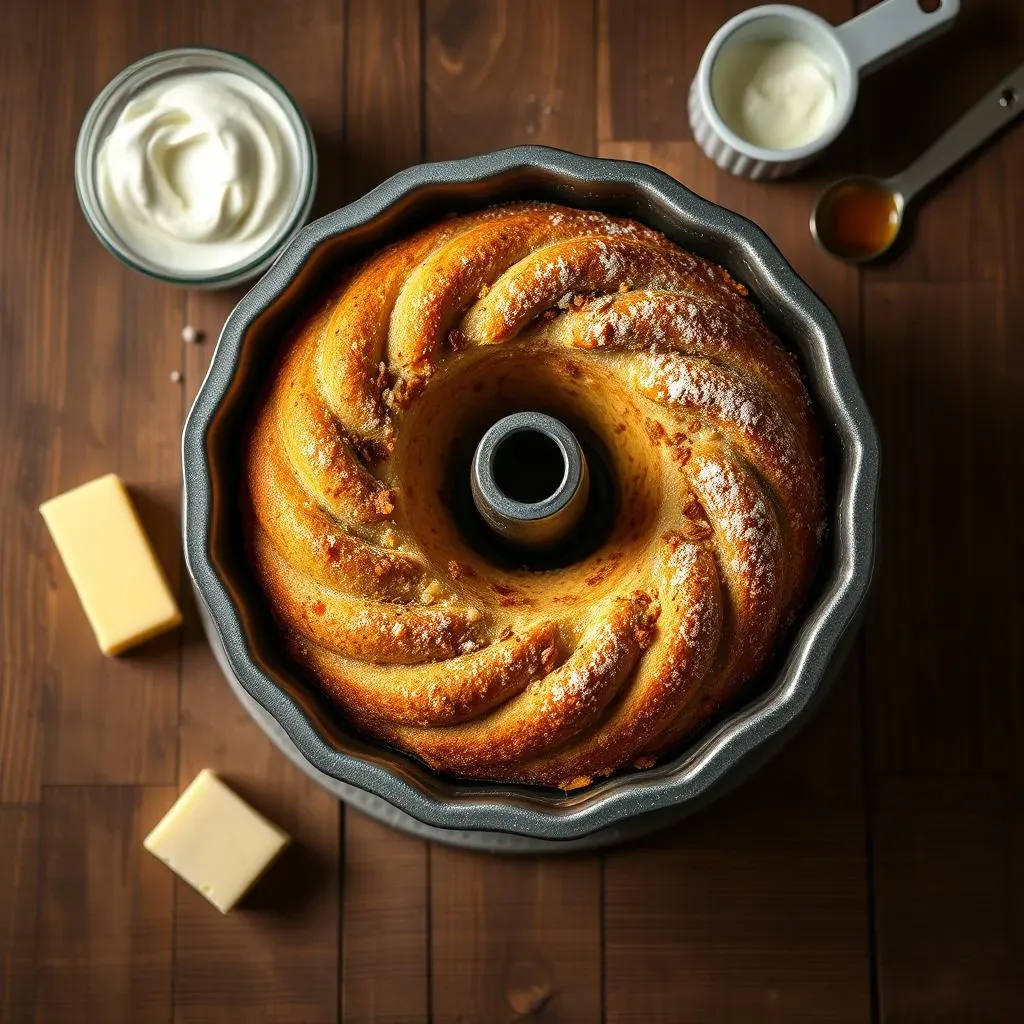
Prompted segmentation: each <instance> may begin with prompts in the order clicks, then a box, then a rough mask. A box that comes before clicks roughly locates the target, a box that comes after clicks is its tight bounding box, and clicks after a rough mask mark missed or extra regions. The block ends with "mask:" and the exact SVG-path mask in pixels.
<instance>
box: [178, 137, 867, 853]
mask: <svg viewBox="0 0 1024 1024" xmlns="http://www.w3.org/2000/svg"><path fill="white" fill-rule="evenodd" d="M514 199H541V200H548V201H551V202H555V203H562V204H565V205H568V206H577V207H582V208H588V209H596V210H602V211H604V212H606V213H611V214H616V215H619V216H625V217H632V218H635V219H636V220H639V221H641V222H642V223H644V224H647V225H649V226H650V227H652V228H655V229H657V230H659V231H662V232H664V233H665V234H666V235H668V236H669V237H670V238H671V239H673V240H674V241H675V242H677V243H678V244H679V245H681V246H683V247H684V248H687V249H690V250H692V251H694V252H696V253H698V254H699V255H702V256H705V257H707V258H708V259H710V260H713V261H714V262H716V263H719V264H721V265H723V266H724V267H726V268H727V269H728V270H729V271H730V273H731V274H732V275H733V276H734V277H735V278H736V279H737V280H739V281H742V282H743V283H744V284H746V285H747V286H748V288H749V289H750V291H751V293H752V296H753V298H754V299H755V300H756V302H757V304H758V305H759V307H760V308H761V311H762V312H763V314H764V315H765V318H766V319H767V320H768V322H769V324H770V325H771V326H772V328H773V329H774V330H775V331H776V333H777V334H778V335H779V337H780V338H781V339H782V341H783V343H784V344H785V345H786V346H788V347H790V348H791V349H793V350H795V351H796V352H797V354H798V355H799V357H800V359H801V363H802V365H803V368H804V371H805V373H806V376H807V382H808V387H809V390H810V392H811V396H812V399H813V401H814V403H815V406H816V409H817V413H818V417H819V420H820V426H821V428H822V432H823V434H824V437H825V452H826V458H827V488H828V500H829V533H828V536H827V537H826V541H825V551H824V555H823V559H822V565H821V567H820V569H819V572H818V578H817V580H816V582H815V585H814V588H813V589H812V592H811V594H810V596H809V598H808V600H807V603H806V605H805V606H804V609H803V612H802V615H801V618H800V620H799V621H798V623H797V624H796V626H795V628H794V629H793V630H792V631H791V632H790V633H789V634H788V636H787V637H786V638H785V641H784V643H783V645H782V649H781V650H780V651H779V652H778V654H777V656H776V657H775V658H774V659H773V660H772V661H771V663H770V664H769V666H768V667H767V669H766V670H765V671H764V672H763V673H762V674H761V676H760V677H759V680H758V681H756V682H755V683H754V684H752V686H751V687H750V688H749V689H748V691H747V693H748V702H747V703H746V704H745V705H743V706H742V707H739V708H737V709H735V710H734V711H733V713H732V714H731V715H729V716H728V717H726V718H724V719H723V720H721V721H719V722H718V723H717V724H715V725H714V726H713V727H711V728H710V729H709V730H708V731H706V732H705V733H704V734H703V735H702V736H701V737H699V739H698V740H697V741H696V742H695V743H693V744H691V745H690V746H689V747H688V748H687V749H685V750H683V751H681V752H680V753H679V754H678V755H676V756H675V757H674V758H672V759H671V760H670V761H667V762H665V763H662V764H659V765H658V766H656V767H655V768H652V769H649V770H647V771H644V772H627V773H624V774H619V775H616V776H613V777H611V778H609V779H606V780H603V781H600V782H597V783H595V784H593V785H591V786H589V787H587V788H585V789H582V790H577V791H573V792H571V793H568V794H564V793H562V792H560V791H555V790H548V789H542V788H531V787H523V786H514V785H500V784H490V783H475V782H473V783H470V782H463V781H460V780H457V779H450V778H445V777H443V776H440V775H438V774H437V773H435V772H433V771H431V770H430V769H428V768H427V767H425V766H424V765H422V764H420V763H418V762H416V761H414V760H413V759H411V758H409V757H407V756H405V755H403V754H401V753H399V752H397V751H394V750H391V749H388V748H387V747H383V746H381V745H378V744H375V743H371V742H369V741H366V740H364V739H362V738H361V737H360V736H358V735H357V734H356V733H355V732H354V731H352V730H351V729H349V728H348V727H347V725H346V723H345V721H344V718H343V716H342V715H341V713H340V712H339V711H338V710H337V709H336V708H335V707H334V706H333V705H332V704H331V703H330V702H329V701H328V700H327V698H326V697H324V696H323V695H322V694H321V692H320V690H319V689H318V687H317V686H316V685H315V683H313V682H312V681H311V680H310V679H308V678H307V677H306V676H305V675H304V673H303V671H302V670H301V669H300V668H299V667H298V666H296V665H295V664H294V663H292V662H291V661H290V660H289V659H288V657H287V655H285V654H284V652H283V649H282V647H281V645H280V644H279V643H278V642H277V636H278V633H277V630H276V628H275V626H274V624H273V622H272V620H271V617H270V613H269V610H268V609H267V607H266V605H265V602H264V600H263V598H262V594H261V593H260V591H259V588H258V587H257V586H256V584H255V581H254V580H253V578H252V576H251V571H250V569H249V566H248V560H247V557H246V553H245V543H244V536H243V532H244V531H243V529H242V524H241V515H242V512H241V506H240V493H241V470H242V451H243V444H242V440H243V437H244V435H245V431H246V428H247V426H248V424H249V422H250V419H251V415H252V413H253V410H254V408H255V403H256V401H257V399H258V397H259V395H260V394H261V391H262V389H263V388H264V387H265V386H266V384H267V380H268V375H269V373H270V371H271V370H272V368H273V366H274V365H275V356H276V354H277V352H278V350H279V348H280V345H281V342H282V341H283V339H284V338H285V336H286V333H287V330H288V328H289V327H290V326H291V324H292V323H294V322H295V320H296V318H297V317H299V316H301V314H302V313H303V311H304V310H306V309H307V308H308V306H309V303H310V300H311V298H312V297H314V296H316V295H317V294H318V293H320V291H321V290H322V289H323V288H324V287H325V286H326V284H327V283H328V282H329V281H330V280H331V279H332V277H333V276H334V275H336V274H337V273H338V272H339V271H340V270H341V269H342V268H345V267H348V266H350V265H352V264H353V263H354V262H356V261H357V260H359V259H360V258H362V257H363V256H365V255H367V254H369V253H370V252H372V251H374V250H376V249H378V248H380V247H381V246H382V245H384V244H385V243H387V242H389V241H392V240H394V239H397V238H400V237H402V236H404V235H407V234H408V233H410V232H411V231H413V230H414V229H415V228H417V227H419V226H422V225H424V224H426V223H428V222H430V221H433V220H436V219H438V218H440V217H441V216H443V215H445V214H448V213H453V212H462V211H466V210H471V209H474V208H478V207H481V206H485V205H491V204H494V203H500V202H507V201H510V200H514ZM183 456H184V477H185V515H184V530H185V554H186V562H187V565H188V570H189V573H190V575H191V577H192V581H193V584H194V587H195V590H196V594H197V597H198V600H199V602H200V605H201V610H202V612H203V617H204V620H205V623H206V626H207V632H208V634H209V637H210V641H211V643H212V644H213V645H214V647H215V649H217V652H218V655H220V656H221V657H220V660H221V662H222V664H224V665H225V667H226V668H227V669H228V670H229V671H230V673H231V674H232V675H233V676H234V677H235V680H236V681H237V682H238V683H239V684H240V685H241V687H242V688H243V689H244V690H245V691H246V693H247V694H248V695H249V696H250V697H252V698H253V700H254V701H255V702H256V703H257V704H258V705H260V707H261V708H262V709H263V710H265V711H266V712H267V713H268V714H269V716H271V717H272V718H273V719H274V720H275V721H276V723H277V724H279V725H280V726H281V728H282V729H283V730H284V733H286V734H287V737H288V739H289V740H290V742H291V743H292V744H294V746H295V747H296V748H297V749H298V750H299V751H301V753H302V755H303V756H304V757H305V758H306V760H307V761H308V762H309V763H310V764H311V765H312V766H313V767H314V768H315V769H317V771H318V772H320V773H323V775H325V776H327V777H328V778H330V779H336V780H338V781H339V782H340V783H342V784H344V785H345V786H351V787H356V789H357V790H363V791H365V792H367V793H370V794H374V795H375V796H376V797H378V798H381V799H383V800H384V801H387V802H388V803H390V804H391V805H393V806H394V807H396V808H398V809H399V810H400V811H401V812H404V814H407V815H409V816H411V817H412V818H414V819H416V820H418V821H420V822H423V823H425V824H426V825H428V826H431V827H433V828H440V829H452V830H473V831H492V832H498V833H511V834H513V835H516V836H524V837H532V838H534V839H542V840H574V839H576V840H578V839H580V838H581V837H584V836H589V835H591V834H592V833H596V832H598V831H599V830H606V829H609V828H610V827H611V826H616V828H615V830H614V831H615V833H616V834H617V835H618V834H620V833H621V832H622V825H623V823H626V822H627V819H637V821H636V822H635V824H636V825H637V826H638V828H637V831H640V830H642V828H640V827H639V826H640V824H641V821H646V822H650V823H655V822H656V823H657V824H659V825H660V824H664V823H666V822H667V821H669V820H674V819H675V818H676V817H681V816H683V815H684V814H687V813H690V812H691V811H693V810H694V809H696V808H697V807H699V806H702V805H703V804H705V803H707V802H708V801H709V800H710V799H712V798H713V797H715V796H718V795H720V794H721V793H722V792H723V791H724V790H725V789H727V788H729V787H730V786H731V785H733V784H735V783H736V782H737V781H739V780H740V779H742V778H744V777H746V776H747V775H748V774H749V773H750V772H751V771H753V770H754V769H755V768H757V767H758V766H759V765H761V764H762V763H763V762H764V761H765V760H766V759H767V758H768V756H769V755H770V754H771V753H773V752H774V751H776V750H777V749H778V748H779V747H780V746H781V744H782V742H783V741H784V739H785V738H787V737H788V736H789V735H791V734H792V732H793V731H795V728H796V727H797V726H798V724H799V723H800V722H801V721H802V720H803V719H804V718H805V717H806V715H807V714H808V712H809V711H810V710H811V709H812V707H813V706H814V705H815V703H816V702H817V700H818V699H820V697H821V696H822V695H823V694H824V692H825V690H826V688H827V686H828V684H829V682H830V681H831V679H832V678H833V677H834V675H835V673H836V670H837V668H838V666H839V663H840V662H841V660H842V657H843V655H844V654H845V652H846V650H847V649H848V647H849V646H850V643H851V642H852V639H853V635H854V632H855V630H856V627H857V626H858V624H859V620H860V616H861V612H862V609H863V604H864V601H865V598H866V596H867V592H868V588H869V585H870V582H871V575H872V569H873V562H874V550H875V514H876V499H877V487H878V440H877V435H876V433H875V428H874V425H873V424H872V422H871V418H870V415H869V413H868V411H867V408H866V406H865V404H864V400H863V398H862V396H861V393H860V390H859V388H858V386H857V382H856V380H855V378H854V376H853V373H852V370H851V367H850V362H849V358H848V356H847V352H846V347H845V344H844V342H843V338H842V334H841V333H840V330H839V327H838V325H837V324H836V322H835V320H834V318H833V317H832V315H831V313H830V312H829V311H828V309H827V308H826V307H825V305H824V304H823V303H822V302H821V300H820V299H819V298H818V297H817V296H816V295H815V294H814V293H813V292H812V291H811V290H810V288H808V287H807V285H806V284H804V282H803V281H802V280H801V279H800V278H799V277H798V276H797V275H796V274H795V273H794V271H793V270H792V268H791V267H790V266H789V264H788V263H786V261H785V260H784V259H783V257H782V256H781V254H780V253H779V251H778V250H777V249H776V248H775V246H774V245H772V243H771V242H770V241H769V239H768V238H767V236H766V235H765V234H764V233H763V232H762V231H761V230H760V229H759V228H758V227H756V226H755V225H754V224H752V223H751V222H750V221H748V220H745V219H744V218H742V217H740V216H738V215H736V214H734V213H731V212H729V211H727V210H724V209H722V208H721V207H719V206H716V205H714V204H713V203H710V202H708V201H706V200H704V199H701V198H700V197H698V196H696V195H694V194H693V193H692V192H690V191H689V190H688V189H686V188H684V187H683V186H682V185H680V184H679V183H678V182H676V181H674V180H673V179H672V178H670V177H668V176H667V175H665V174H663V173H661V172H660V171H657V170H655V169H654V168H652V167H648V166H646V165H642V164H634V163H627V162H623V161H615V160H599V159H592V158H588V157H581V156H576V155H574V154H570V153H564V152H561V151H559V150H554V149H547V148H543V147H520V148H515V149H508V150H503V151H500V152H496V153H489V154H486V155H484V156H480V157H474V158H471V159H467V160H459V161H452V162H446V163H436V164H426V165H423V166H419V167H413V168H410V169H409V170H406V171H403V172H402V173H400V174H397V175H395V177H393V178H391V179H389V180H388V181H386V182H384V183H383V184H382V185H380V186H378V187H377V188H376V189H374V190H373V191H372V192H370V193H369V194H368V195H366V196H364V197H363V198H362V199H360V200H358V201H357V202H355V203H352V204H351V205H349V206H346V207H345V208H344V209H341V210H338V211H336V212H334V213H332V214H329V215H328V216H326V217H323V218H321V219H320V220H318V221H315V222H314V223H312V224H310V225H309V226H308V227H306V228H305V229H304V230H303V231H302V232H301V233H300V234H299V235H298V236H297V237H296V238H295V240H294V241H293V242H292V243H291V245H290V246H289V247H288V248H287V249H286V250H285V251H284V253H283V254H282V255H281V257H280V258H279V259H278V261H277V262H276V263H275V265H274V266H273V267H272V268H271V270H270V271H269V272H268V273H267V274H266V276H265V277H263V278H262V279H261V280H260V281H259V282H258V283H257V284H256V285H255V287H253V289H252V290H251V291H250V292H249V293H248V294H247V295H246V296H245V297H244V298H243V299H242V301H241V302H240V303H239V304H238V306H237V307H236V308H235V310H234V311H233V312H232V314H231V315H230V317H229V318H228V320H227V323H226V324H225V326H224V330H223V332H222V334H221V337H220V341H219V342H218V345H217V350H216V352H215V354H214V357H213V362H212V364H211V366H210V370H209V373H208V375H207V377H206V380H205V381H204V383H203V385H202V388H201V389H200V391H199V394H198V397H197V398H196V401H195V404H194V406H193V408H192V411H191V413H190V415H189V418H188V422H187V424H186V426H185V434H184V441H183ZM750 695H752V696H750ZM647 827H650V825H648V826H647ZM553 845H556V846H557V845H558V844H553Z"/></svg>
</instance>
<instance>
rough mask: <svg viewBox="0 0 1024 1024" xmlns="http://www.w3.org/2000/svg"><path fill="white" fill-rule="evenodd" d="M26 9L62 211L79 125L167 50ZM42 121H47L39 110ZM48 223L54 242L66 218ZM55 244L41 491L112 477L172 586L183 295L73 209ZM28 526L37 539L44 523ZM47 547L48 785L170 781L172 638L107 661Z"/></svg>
mask: <svg viewBox="0 0 1024 1024" xmlns="http://www.w3.org/2000/svg"><path fill="white" fill-rule="evenodd" d="M26 6H30V8H31V10H32V11H33V12H34V17H35V26H34V27H35V30H36V31H38V32H42V33H43V34H44V36H45V37H46V40H47V51H46V52H47V53H48V54H49V58H50V59H51V60H53V61H54V62H55V68H59V69H60V70H54V72H53V73H54V74H55V75H57V77H58V78H59V79H60V80H61V81H62V83H63V89H64V90H65V91H66V92H67V93H68V94H69V96H70V111H71V114H72V116H71V118H70V119H69V123H59V124H57V125H53V126H52V127H51V128H50V129H48V130H47V131H45V132H33V133H32V134H33V135H38V136H39V137H41V138H43V139H46V140H49V142H48V143H47V149H46V150H44V151H43V153H42V154H41V155H42V157H43V159H44V161H45V162H52V163H53V164H54V165H56V166H57V167H60V168H62V173H61V175H60V178H59V179H57V180H53V181H52V183H51V182H46V183H45V187H46V188H48V189H52V190H53V192H54V193H55V194H56V195H59V196H60V197H61V199H62V200H63V203H66V204H67V205H68V209H72V208H73V206H72V204H73V203H74V185H73V181H72V179H71V173H70V168H71V152H72V148H73V145H74V136H75V130H76V127H77V124H78V122H79V121H80V119H81V117H82V116H83V114H84V113H85V110H86V108H87V106H88V104H89V103H91V102H92V99H93V97H94V96H95V95H96V93H97V92H98V91H99V89H100V88H101V87H102V86H103V85H104V84H105V83H106V82H107V81H108V80H109V79H110V78H111V77H112V76H113V75H114V74H115V73H116V72H117V71H118V70H120V69H121V68H122V67H123V66H124V65H125V64H127V63H129V62H130V61H131V60H134V59H135V58H137V57H138V56H140V55H141V54H142V53H145V52H147V51H149V50H153V49H159V48H160V47H161V46H162V45H164V43H165V40H166V38H167V36H166V31H165V30H166V29H167V22H166V19H165V17H164V12H154V15H153V17H151V18H144V17H132V16H128V17H124V18H122V19H117V31H116V32H112V31H111V25H112V22H113V21H114V20H115V19H112V18H111V17H110V15H109V12H106V11H104V9H102V8H101V6H100V5H99V4H96V3H91V2H88V3H80V4H72V5H55V4H42V5H40V4H35V5H26ZM65 7H66V9H64V8H65ZM104 14H106V15H107V16H106V17H104ZM62 104H63V101H61V105H62ZM58 109H59V106H58ZM43 111H44V112H42V118H43V119H44V120H46V121H49V119H50V114H49V110H48V109H47V108H45V107H44V108H43ZM22 187H23V188H24V189H26V190H27V191H31V192H34V191H35V187H36V186H35V182H34V181H31V180H27V181H24V182H23V183H22ZM51 202H54V203H56V198H55V197H54V198H52V199H51ZM63 203H62V205H63ZM55 216H56V220H55V223H54V228H55V230H56V231H57V232H58V237H61V234H62V233H63V232H64V230H65V229H64V228H63V227H62V221H63V218H64V216H65V213H64V212H61V213H60V214H56V212H55ZM64 244H66V245H67V247H68V252H67V257H66V258H67V271H66V276H64V277H63V279H60V278H58V279H56V280H55V281H54V282H53V284H52V285H51V287H50V292H49V294H48V295H47V296H45V298H44V301H45V302H47V303H48V304H49V305H50V306H51V307H52V306H58V307H62V309H63V312H62V313H61V314H59V324H60V326H59V329H58V330H57V333H56V335H55V337H54V339H53V350H52V351H51V352H50V353H49V359H48V362H47V364H46V367H45V370H43V376H44V377H46V376H50V375H52V377H53V379H54V380H55V382H56V391H55V393H54V394H53V396H52V399H53V404H52V405H51V406H49V409H48V415H49V416H50V417H52V419H53V424H54V427H55V433H54V437H53V439H52V444H51V445H50V446H49V458H51V459H52V460H53V461H54V465H55V467H56V472H55V474H54V475H53V477H52V478H51V479H49V480H48V483H49V484H50V485H52V486H53V488H54V490H55V491H60V490H64V489H66V488H69V487H73V486H75V485H77V484H81V483H84V482H85V481H87V480H90V479H91V478H93V477H96V476H99V475H101V474H103V473H107V472H110V471H111V470H114V471H116V472H118V473H120V475H121V476H122V477H123V478H124V480H125V481H126V483H127V484H128V485H129V487H130V488H131V489H132V491H133V496H134V497H135V498H136V504H137V506H138V508H139V511H140V514H141V516H142V518H143V521H144V524H145V526H146V528H147V531H148V532H149V534H150V536H151V537H152V539H153V541H154V545H155V547H156V550H157V555H158V557H159V559H160V561H161V563H162V564H163V566H164V568H165V570H166V571H167V573H168V576H169V578H170V580H171V582H172V585H177V581H178V564H179V554H178V552H179V550H180V543H179V539H178V537H179V528H178V512H177V502H178V493H179V487H180V484H179V470H178V464H179V461H180V460H179V454H178V446H179V436H180V424H181V413H182V395H181V391H180V389H179V388H178V387H177V386H176V385H175V384H173V383H172V382H171V380H170V376H169V375H170V373H171V371H172V370H173V369H175V368H176V367H177V366H178V351H179V345H180V341H179V338H178V332H179V331H180V323H181V301H182V300H181V296H180V294H178V293H175V292H174V291H172V290H170V289H168V288H166V287H164V286H161V285H159V284H157V283H155V282H152V281H149V280H147V279H145V278H143V277H142V276H141V275H138V274H135V273H133V272H131V271H129V270H127V269H126V268H124V267H122V266H120V265H119V264H118V263H117V262H116V261H115V260H113V259H111V258H110V256H109V255H108V254H107V253H106V252H105V251H104V249H103V248H102V246H101V245H100V243H99V242H98V241H97V240H96V238H95V237H94V236H93V235H92V232H91V231H90V230H89V228H88V226H87V225H86V223H85V221H84V218H83V217H82V216H81V215H80V214H78V213H77V212H75V214H74V215H73V218H72V219H71V223H70V225H69V231H68V233H67V235H66V238H65V240H64ZM40 297H41V298H43V297H42V296H40ZM55 322H57V318H56V317H55ZM22 343H23V344H26V343H27V344H31V342H30V341H29V339H24V341H23V342H22ZM40 369H42V368H40ZM35 529H36V530H37V531H38V535H39V536H40V537H43V535H44V534H43V527H42V524H39V525H37V526H36V528H35ZM44 550H45V551H46V562H47V569H46V575H47V577H48V578H49V580H50V581H51V586H52V588H53V589H52V595H51V601H52V603H51V607H50V608H49V610H48V614H47V615H46V616H45V620H44V621H45V622H46V630H45V633H44V635H43V636H42V637H40V642H41V643H42V644H44V645H45V649H47V650H48V651H50V652H53V653H52V655H51V658H52V666H53V667H52V670H49V671H47V672H44V673H43V674H42V678H41V679H40V680H38V681H37V685H38V683H40V682H41V683H43V684H44V685H45V690H44V693H45V697H46V701H47V705H46V713H47V734H46V738H47V742H46V749H45V762H44V781H46V782H54V783H75V782H135V783H167V782H171V781H173V778H174V772H175V727H176V723H177V707H178V645H179V638H178V637H177V635H176V634H171V635H169V636H165V637H162V638H160V639H158V640H156V641H154V642H153V643H151V644H148V645H146V646H145V647H144V648H141V649H140V650H139V651H137V652H135V653H133V654H132V655H131V656H129V657H126V658H122V659H110V658H105V657H104V656H103V655H102V654H101V653H100V652H99V650H98V648H97V646H96V641H95V639H94V638H93V635H92V632H91V630H90V629H89V626H88V624H87V622H86V619H85V615H84V613H83V611H82V608H81V605H80V603H79V601H78V597H77V595H76V594H75V592H74V589H73V587H72V586H71V583H70V581H69V579H68V577H67V574H66V572H65V571H64V569H63V567H62V566H61V565H60V561H59V557H58V556H57V554H56V551H55V549H54V548H53V545H52V544H50V543H48V542H47V543H46V544H45V547H44Z"/></svg>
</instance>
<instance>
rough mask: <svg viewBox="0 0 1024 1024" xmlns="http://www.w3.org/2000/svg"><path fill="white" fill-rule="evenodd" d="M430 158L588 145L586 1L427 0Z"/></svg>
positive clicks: (590, 28) (589, 11)
mask: <svg viewBox="0 0 1024 1024" xmlns="http://www.w3.org/2000/svg"><path fill="white" fill-rule="evenodd" d="M425 10H426V18H425V26H424V27H425V31H426V65H425V68H424V72H425V83H424V88H425V89H426V100H425V102H426V130H427V145H426V153H427V157H428V159H430V160H450V159H453V158H454V157H460V156H469V155H471V154H474V153H484V152H486V151H487V150H489V149H501V148H503V147H505V146H516V145H524V144H527V143H538V144H541V145H548V146H560V147H562V148H563V149H572V150H575V151H577V152H581V153H586V152H590V151H591V150H592V149H593V145H594V91H593V82H594V74H595V72H594V39H595V35H594V33H595V31H596V29H595V24H594V10H593V5H592V4H591V3H589V2H586V0H561V2H559V3H549V2H546V0H482V2H481V0H426V7H425Z"/></svg>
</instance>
